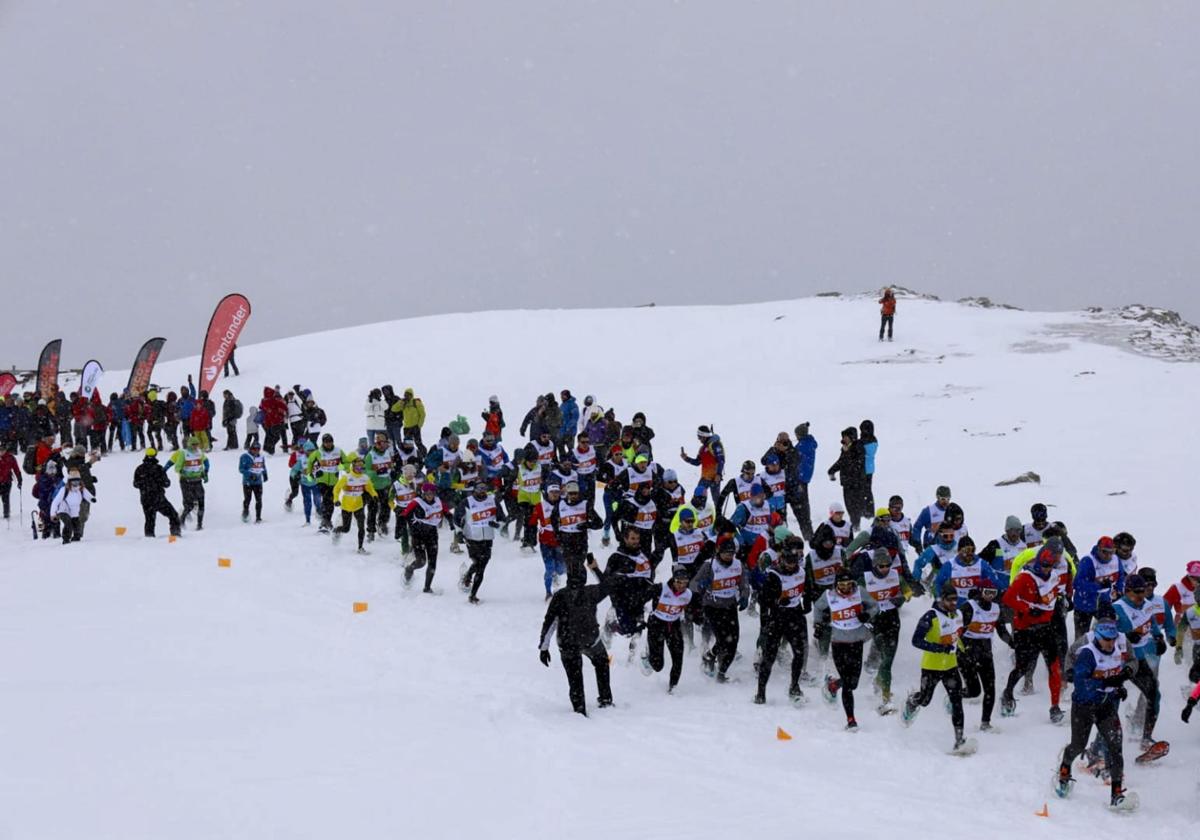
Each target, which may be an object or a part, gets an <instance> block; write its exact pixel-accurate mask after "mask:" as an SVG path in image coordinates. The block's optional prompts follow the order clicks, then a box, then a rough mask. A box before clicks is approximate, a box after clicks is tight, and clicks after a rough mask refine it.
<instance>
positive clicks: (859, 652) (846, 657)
mask: <svg viewBox="0 0 1200 840" xmlns="http://www.w3.org/2000/svg"><path fill="white" fill-rule="evenodd" d="M830 648H831V651H832V655H833V667H834V668H835V669H836V670H837V675H838V686H839V688H841V692H842V708H843V709H845V710H846V717H848V718H852V717H854V689H856V688H858V678H859V677H861V676H862V663H863V643H862V642H834V643H833V644H831V645H830Z"/></svg>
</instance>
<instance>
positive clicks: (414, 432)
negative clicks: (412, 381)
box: [388, 388, 426, 461]
mask: <svg viewBox="0 0 1200 840" xmlns="http://www.w3.org/2000/svg"><path fill="white" fill-rule="evenodd" d="M388 410H389V411H390V412H391V414H392V415H393V416H394V415H397V414H399V415H400V418H401V420H402V421H403V429H404V436H405V437H406V438H412V442H413V443H415V444H416V445H417V453H418V454H419V455H420V457H421V460H422V461H424V460H425V451H426V450H425V443H424V442H423V441H422V440H421V427H422V426H424V425H425V403H423V402H421V400H420V399H419V398H418V397H417V396H415V395H414V394H413V389H412V388H405V389H404V396H403V397H402V398H401V399H399V400H396V402H394V403H393V404H392V405H391V407H390V408H389V409H388Z"/></svg>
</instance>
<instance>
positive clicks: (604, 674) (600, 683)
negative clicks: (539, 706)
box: [414, 535, 612, 714]
mask: <svg viewBox="0 0 1200 840" xmlns="http://www.w3.org/2000/svg"><path fill="white" fill-rule="evenodd" d="M415 539H416V536H415V535H414V540H415ZM585 656H586V657H587V658H588V659H590V660H592V666H593V667H595V669H596V690H597V694H598V695H599V697H598V699H599V701H600V702H601V703H611V702H612V688H610V687H609V682H608V650H607V649H606V648H605V647H604V643H603V642H601V641H600V640H599V639H597V640H596V641H595V642H594V643H593V644H592V645H590V646H589V647H585V648H581V647H575V646H572V647H569V648H567V647H561V646H560V647H559V649H558V658H559V659H561V660H562V665H563V670H564V671H566V672H567V690H568V692H569V693H570V696H571V708H573V709H574V710H575V711H577V712H579V713H580V714H587V703H586V702H584V699H583V657H585Z"/></svg>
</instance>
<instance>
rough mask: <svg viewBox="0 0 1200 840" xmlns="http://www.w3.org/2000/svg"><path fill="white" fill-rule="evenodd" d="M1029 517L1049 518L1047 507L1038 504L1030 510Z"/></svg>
mask: <svg viewBox="0 0 1200 840" xmlns="http://www.w3.org/2000/svg"><path fill="white" fill-rule="evenodd" d="M1029 515H1030V516H1032V517H1033V518H1034V519H1045V518H1046V516H1047V511H1046V506H1045V505H1044V504H1042V503H1041V502H1037V503H1036V504H1034V505H1033V507H1031V508H1030V509H1029Z"/></svg>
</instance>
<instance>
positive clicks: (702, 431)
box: [696, 426, 713, 440]
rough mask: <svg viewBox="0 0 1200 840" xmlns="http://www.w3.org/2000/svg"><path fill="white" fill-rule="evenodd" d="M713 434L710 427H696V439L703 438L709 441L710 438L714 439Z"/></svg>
mask: <svg viewBox="0 0 1200 840" xmlns="http://www.w3.org/2000/svg"><path fill="white" fill-rule="evenodd" d="M712 434H713V433H712V429H711V428H710V427H708V426H697V427H696V437H698V438H701V439H702V440H707V439H708V438H710V437H712Z"/></svg>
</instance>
